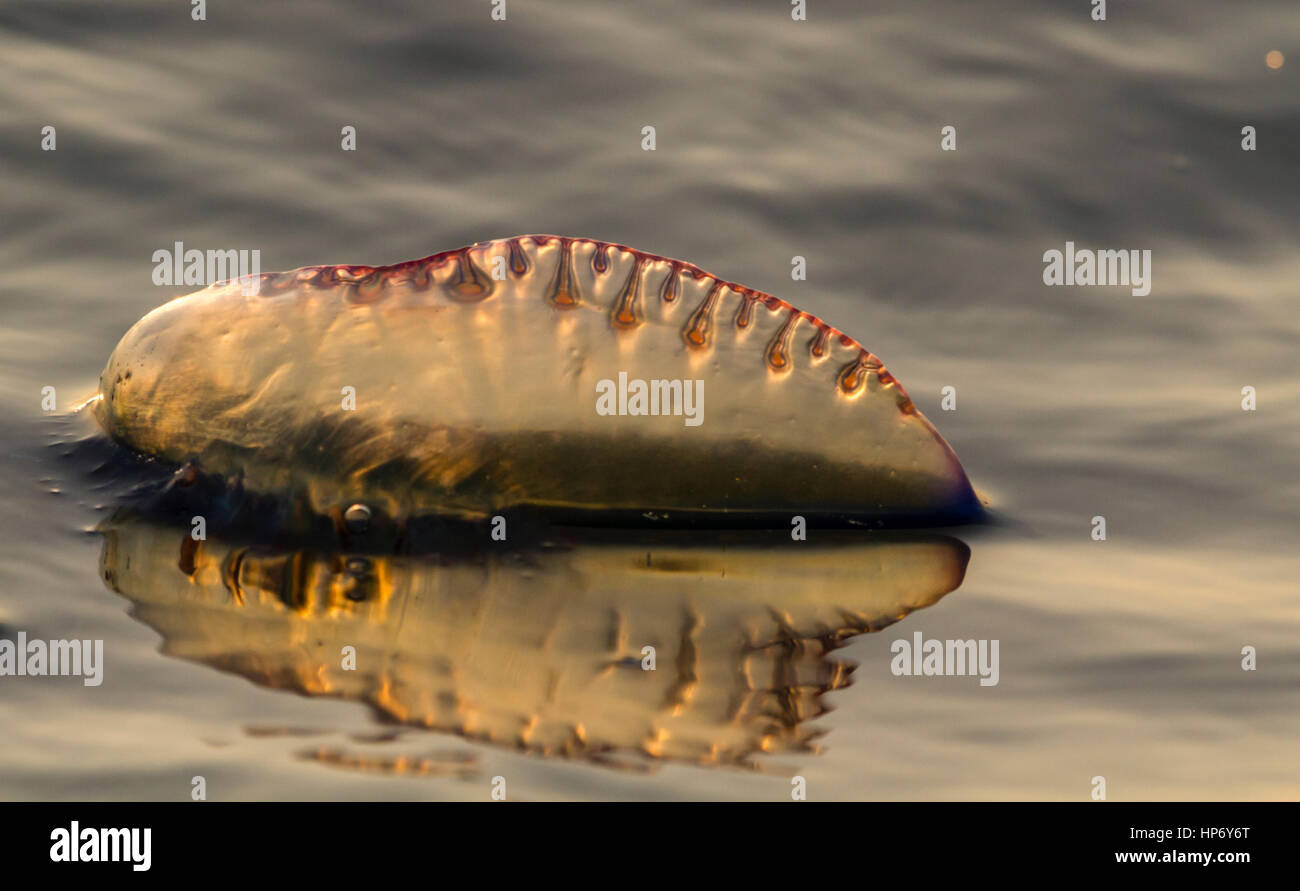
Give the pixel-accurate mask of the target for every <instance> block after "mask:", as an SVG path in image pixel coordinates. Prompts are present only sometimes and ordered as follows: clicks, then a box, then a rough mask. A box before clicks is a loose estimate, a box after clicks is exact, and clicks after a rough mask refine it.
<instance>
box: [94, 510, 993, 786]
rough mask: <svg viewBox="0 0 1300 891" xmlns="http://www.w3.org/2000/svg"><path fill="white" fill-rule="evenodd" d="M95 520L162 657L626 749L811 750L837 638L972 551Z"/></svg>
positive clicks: (557, 745)
mask: <svg viewBox="0 0 1300 891" xmlns="http://www.w3.org/2000/svg"><path fill="white" fill-rule="evenodd" d="M101 531H102V533H103V535H104V537H105V542H104V549H103V554H102V560H101V575H102V577H103V579H104V580H105V583H106V584H107V585H108V586H109V587H110V588H111V589H112V590H113V591H116V592H118V593H120V594H122V595H123V596H125V597H127V598H128V599H129V600H131V601H132V604H133V608H132V614H133V615H134V616H135V617H136V618H138V619H140V620H141V621H143V622H145V623H146V624H148V625H149V626H151V627H152V628H154V629H156V630H157V631H158V632H159V633H160V634H161V635H162V637H163V645H162V651H163V652H164V653H166V654H167V655H170V656H175V657H178V658H181V659H187V660H191V661H195V662H201V663H203V664H206V665H210V666H213V667H216V668H219V669H221V670H223V671H229V672H233V673H236V674H239V675H242V676H244V677H246V678H248V679H250V680H252V681H254V682H256V683H258V684H261V685H264V686H267V687H271V688H275V689H283V690H292V691H295V692H298V693H302V694H306V695H310V696H335V697H341V698H345V699H350V700H357V701H360V702H365V703H367V704H368V705H370V706H371V707H372V708H373V709H374V710H375V712H376V714H377V715H378V716H379V718H380V719H381V720H383V721H385V722H390V723H395V724H399V725H409V726H415V727H423V728H429V729H433V730H438V731H445V732H451V733H455V734H459V735H462V736H465V737H467V738H471V739H476V740H482V741H486V742H491V743H494V744H498V745H503V746H510V747H513V748H517V749H520V750H524V751H528V752H534V753H539V754H543V755H553V756H561V757H570V758H581V759H586V760H591V761H596V762H601V763H609V764H620V763H621V764H631V765H636V764H638V763H639V764H648V763H652V762H653V761H654V760H656V759H664V760H672V761H684V762H691V763H699V764H706V765H716V764H729V765H746V766H753V765H754V756H755V755H757V754H760V753H769V752H781V751H811V750H813V749H814V746H813V740H814V739H815V738H816V737H817V736H818V735H819V731H818V730H817V729H816V728H814V727H813V726H810V721H811V719H813V718H816V717H817V716H818V715H820V714H822V713H823V712H825V711H827V706H826V705H824V704H823V701H822V697H823V694H825V693H826V692H828V691H830V690H834V689H837V688H839V687H843V686H845V685H847V684H848V683H849V682H850V676H851V674H852V671H853V668H852V666H851V665H848V664H846V663H844V662H840V661H835V660H831V659H830V658H828V654H829V653H830V652H831V651H832V650H834V649H836V648H837V647H839V646H841V645H842V643H843V641H844V640H846V639H847V638H849V637H852V636H853V635H856V634H860V633H863V632H869V631H876V630H879V629H880V628H883V627H885V626H887V625H890V624H892V623H893V622H896V621H898V620H899V619H901V618H903V617H904V616H906V615H907V614H908V613H910V612H911V611H912V610H915V609H919V608H921V607H925V606H929V605H930V604H932V603H934V602H936V601H937V600H939V598H941V597H942V596H943V595H944V594H946V593H948V592H950V591H952V590H954V589H955V588H957V587H958V586H959V585H960V584H961V582H962V578H963V576H964V574H965V569H966V563H967V560H968V558H969V550H968V548H967V547H966V545H965V544H963V543H961V542H959V541H957V540H955V539H952V538H947V537H943V536H935V535H916V536H901V535H897V536H882V535H880V534H877V533H865V532H858V533H848V532H841V533H829V532H826V531H814V532H812V537H813V539H814V540H815V542H816V543H813V542H793V541H791V540H790V538H789V535H788V533H784V532H747V533H743V534H741V533H723V534H712V535H709V536H707V537H705V536H702V535H701V534H700V533H698V532H695V533H686V532H668V533H665V532H655V533H648V532H644V531H642V532H634V531H630V530H629V531H618V532H614V531H608V532H600V533H597V532H591V531H585V532H582V533H578V532H571V531H566V532H564V533H562V534H555V535H552V536H551V539H550V540H548V541H545V542H541V543H538V544H535V545H531V546H529V547H527V548H519V547H514V546H508V545H507V544H505V543H502V542H489V541H487V536H486V535H484V536H482V537H481V539H482V540H481V543H479V544H473V545H461V546H458V547H456V548H455V549H454V550H443V551H433V552H430V553H424V554H420V555H401V556H377V555H373V554H370V555H361V554H347V553H337V552H334V553H331V552H329V551H328V550H327V549H293V548H281V549H275V548H269V547H265V546H262V545H246V544H242V543H238V542H235V541H231V540H219V539H216V538H213V537H209V539H208V540H206V541H201V542H196V541H194V540H193V539H192V538H191V537H190V535H189V528H188V527H186V526H178V525H166V524H161V523H158V522H155V521H146V520H143V519H139V518H131V517H127V516H118V517H116V518H114V519H112V520H110V521H109V522H107V523H106V524H105V525H104V527H103V528H102V529H101ZM345 647H354V648H355V653H356V661H355V666H356V667H355V670H347V669H345V668H344V667H343V662H344V648H345ZM647 647H653V648H654V650H653V652H654V658H655V663H656V665H655V670H654V671H648V670H643V667H642V665H643V660H644V659H645V658H646V654H647V653H649V652H650V651H648V650H647V649H645V648H647ZM322 757H323V760H329V757H332V756H324V755H323V756H322ZM338 757H346V756H345V755H339V756H338ZM452 767H453V769H455V767H454V765H453V766H452Z"/></svg>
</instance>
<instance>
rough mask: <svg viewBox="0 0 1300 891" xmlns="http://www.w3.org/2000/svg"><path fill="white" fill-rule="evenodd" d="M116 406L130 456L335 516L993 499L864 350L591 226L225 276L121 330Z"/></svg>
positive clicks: (910, 509)
mask: <svg viewBox="0 0 1300 891" xmlns="http://www.w3.org/2000/svg"><path fill="white" fill-rule="evenodd" d="M254 289H255V290H257V292H258V293H256V294H253V293H248V292H249V291H251V290H254ZM100 397H101V398H100V399H99V400H98V402H97V403H96V404H95V412H96V415H97V417H98V418H99V421H100V423H101V424H102V426H103V427H104V429H105V430H107V431H108V432H109V433H110V434H111V435H112V436H113V437H114V438H116V439H117V440H118V441H120V442H122V443H124V444H125V445H127V446H129V447H131V448H132V449H135V450H137V451H139V452H142V453H145V454H148V455H151V456H154V457H157V458H160V459H163V460H166V461H171V462H176V463H180V462H184V461H187V460H194V461H196V462H197V466H198V467H200V468H202V470H203V471H205V472H208V473H214V474H220V475H223V476H227V477H235V476H238V477H240V478H241V480H242V483H243V485H245V486H248V487H250V488H252V489H254V490H258V491H266V492H272V493H284V494H288V493H294V494H301V495H303V496H305V497H306V498H307V499H308V500H309V501H310V503H311V505H312V506H313V507H314V509H316V510H317V511H318V512H321V513H328V512H330V511H339V510H344V509H346V508H347V507H348V506H349V505H351V504H353V503H363V504H365V505H367V506H368V507H369V508H371V509H373V510H375V511H377V512H379V513H380V514H389V515H393V516H408V515H410V514H412V513H423V512H441V513H449V514H460V515H466V516H483V515H490V514H493V513H495V512H497V511H501V510H504V509H509V508H512V507H521V506H527V507H536V508H542V509H545V510H549V511H551V512H554V513H556V514H558V515H563V516H570V517H573V516H578V515H582V514H588V515H620V514H621V515H624V516H626V517H631V518H637V517H645V516H653V517H654V518H656V519H657V520H659V521H667V522H672V521H675V520H682V521H688V522H692V521H703V522H710V521H719V522H722V523H727V522H731V521H733V520H736V519H739V518H746V517H763V516H771V515H780V514H786V515H788V514H792V513H798V514H801V515H804V516H808V517H810V518H818V517H826V518H858V519H861V518H873V519H880V520H894V521H914V520H915V521H921V522H960V521H965V520H969V519H971V518H972V517H974V516H975V515H977V514H978V512H979V510H980V507H979V503H978V500H977V499H976V497H975V495H974V494H973V492H972V490H971V487H970V484H969V482H968V480H967V477H966V474H965V472H964V471H963V469H962V467H961V464H960V463H959V462H958V460H957V458H956V456H955V455H954V454H953V452H952V450H951V449H950V448H949V446H948V444H947V443H946V442H945V441H944V440H943V438H942V437H941V436H940V435H939V434H938V432H937V431H936V430H935V429H934V427H933V426H932V425H931V424H930V423H929V421H927V420H926V419H925V418H924V417H923V416H922V415H921V414H920V413H919V412H918V411H917V410H916V407H915V406H914V405H913V404H912V401H911V399H909V398H908V396H907V394H906V393H905V392H904V390H903V388H902V387H901V385H899V383H898V381H896V380H895V379H894V378H893V376H892V375H890V374H889V372H888V371H886V370H885V367H884V365H883V364H882V363H881V362H880V360H879V359H878V358H876V357H875V356H874V355H873V354H871V353H870V352H868V351H867V350H866V349H865V348H864V347H863V346H861V345H860V344H859V343H858V342H857V341H855V340H853V339H852V338H850V337H849V336H847V335H845V334H843V333H841V332H840V331H838V330H837V329H835V328H833V327H831V326H830V325H828V324H826V323H825V322H823V321H821V320H820V319H818V318H816V317H814V316H812V315H810V314H808V313H805V312H802V311H800V310H798V309H796V308H794V307H792V306H790V305H789V304H787V303H785V302H784V301H782V300H779V299H777V298H775V297H772V296H770V295H767V294H763V293H760V292H757V291H754V290H752V289H750V288H746V287H743V286H741V285H736V284H733V283H730V282H725V281H722V280H720V279H717V278H715V277H713V276H711V275H709V274H708V273H705V272H704V271H702V270H700V269H698V268H696V267H694V266H691V265H690V264H687V263H683V262H681V261H677V260H671V259H667V258H664V257H658V256H653V255H650V254H645V253H642V252H639V251H635V250H632V249H629V248H625V247H622V246H619V245H612V244H607V243H603V242H597V241H591V240H586V239H571V238H560V237H555V236H521V237H518V238H510V239H503V240H499V241H490V242H484V243H481V244H477V245H474V246H472V247H468V248H462V249H460V250H455V251H450V252H447V253H442V254H437V255H434V256H432V257H428V258H425V259H423V260H417V261H413V262H409V263H402V264H398V265H395V266H385V267H368V266H323V267H310V268H306V269H299V270H296V271H293V272H286V273H271V274H266V275H260V276H257V277H254V278H253V279H248V280H240V281H235V282H230V283H226V284H223V285H218V286H214V287H210V288H207V289H205V290H203V291H199V292H197V293H195V294H191V295H189V296H187V297H182V298H179V299H176V300H173V301H172V302H170V303H168V304H166V305H164V306H162V307H160V308H158V309H156V310H154V311H153V312H151V313H150V314H149V315H147V316H145V317H144V318H143V319H142V320H141V321H140V322H138V323H137V324H136V325H135V326H134V327H133V328H132V329H131V330H130V331H129V332H127V334H126V336H125V337H123V339H122V341H121V343H120V344H118V346H117V349H116V350H115V351H114V352H113V354H112V357H111V358H110V359H109V362H108V365H107V367H106V369H105V370H104V373H103V375H102V377H101V379H100Z"/></svg>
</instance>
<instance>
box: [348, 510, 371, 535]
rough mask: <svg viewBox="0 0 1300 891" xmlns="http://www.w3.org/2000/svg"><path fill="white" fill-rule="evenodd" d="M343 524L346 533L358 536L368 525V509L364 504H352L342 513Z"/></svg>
mask: <svg viewBox="0 0 1300 891" xmlns="http://www.w3.org/2000/svg"><path fill="white" fill-rule="evenodd" d="M343 523H344V525H346V526H347V527H348V531H349V532H351V533H353V534H360V533H362V532H365V531H366V528H367V527H368V526H369V525H370V508H368V507H366V506H365V505H364V504H354V505H352V506H351V507H349V508H348V509H347V510H346V511H344V512H343Z"/></svg>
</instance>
